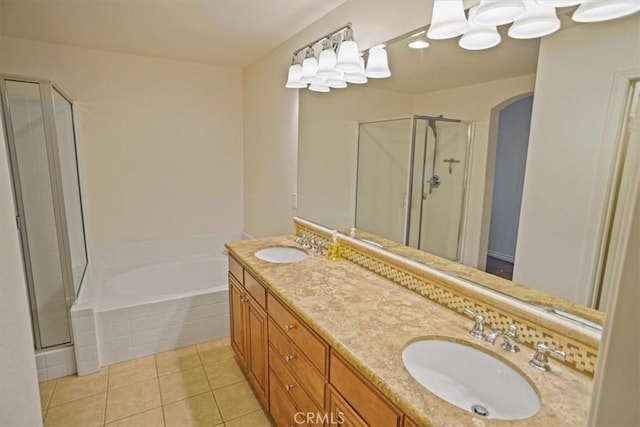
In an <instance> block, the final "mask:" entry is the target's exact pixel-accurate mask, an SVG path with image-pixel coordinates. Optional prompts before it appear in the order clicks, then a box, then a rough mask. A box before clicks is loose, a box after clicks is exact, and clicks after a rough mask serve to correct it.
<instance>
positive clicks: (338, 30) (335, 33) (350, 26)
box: [293, 22, 353, 56]
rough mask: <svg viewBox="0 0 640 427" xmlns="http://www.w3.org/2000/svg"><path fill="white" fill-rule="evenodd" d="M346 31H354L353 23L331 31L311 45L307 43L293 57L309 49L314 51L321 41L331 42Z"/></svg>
mask: <svg viewBox="0 0 640 427" xmlns="http://www.w3.org/2000/svg"><path fill="white" fill-rule="evenodd" d="M344 30H351V31H353V30H352V25H351V22H347V23H346V24H345V25H343V26H342V27H340V28H338V29H337V30H334V31H331V32H330V33H327V34H325V35H324V36H322V37H318V38H317V39H315V40H314V41H312V42H311V43H307V44H305V45H304V46H302V47H301V48H299V49H296V50H294V51H293V55H294V56H297V55H298V54H299V53H300V52H302V51H303V50H305V49H308V48H312V49H313V47H314V46H315V45H316V44H318V43H319V42H321V41H323V40H325V39H329V40H330V39H331V38H332V37H333V36H336V35H339V34H340V33H341V32H342V31H344Z"/></svg>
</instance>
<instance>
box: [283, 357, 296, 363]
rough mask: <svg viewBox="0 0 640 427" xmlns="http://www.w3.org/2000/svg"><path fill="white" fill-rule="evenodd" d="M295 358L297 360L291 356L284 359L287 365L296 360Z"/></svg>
mask: <svg viewBox="0 0 640 427" xmlns="http://www.w3.org/2000/svg"><path fill="white" fill-rule="evenodd" d="M295 358H296V357H295V356H289V355H287V356H285V357H284V361H285V362H287V363H289V362H291V361H292V360H293V359H295Z"/></svg>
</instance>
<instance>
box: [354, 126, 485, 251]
mask: <svg viewBox="0 0 640 427" xmlns="http://www.w3.org/2000/svg"><path fill="white" fill-rule="evenodd" d="M397 120H411V126H410V131H409V150H410V151H409V159H408V160H409V167H408V173H407V190H406V194H407V196H406V206H405V218H404V229H403V234H404V241H403V242H402V244H404V245H405V246H408V245H409V240H410V235H409V234H410V231H411V207H412V202H413V197H412V193H413V179H412V178H413V174H414V161H415V148H416V127H417V121H418V120H427V121H428V120H435V121H441V122H449V123H463V124H465V125H467V142H466V145H465V156H466V160H465V162H466V164H465V167H464V176H463V181H462V182H463V184H462V206H461V212H460V220H459V223H458V246H457V250H456V259H455V260H454V261H456V262H459V261H460V260H461V259H462V256H463V253H462V252H463V249H464V248H463V246H464V245H463V241H464V234H465V233H464V222H465V219H466V216H467V204H468V203H467V198H468V196H469V195H468V188H469V170H470V168H471V154H472V150H471V143H472V141H473V135H474V122H473V121H469V120H460V119H450V118H447V117H438V116H425V115H421V114H412V115H409V116H399V117H391V118H385V119H380V120H363V121H359V122H356V125H357V126H356V142H357V144H356V173H355V186H354V188H355V192H356V194H355V205H354V208H355V209H354V216H353V224H355V223H356V218H357V209H358V169H359V167H360V161H359V158H360V126H361V125H366V124H373V123H384V122H391V121H397ZM426 145H427V143H426V136H425V155H426ZM425 168H426V165H425V164H424V162H423V172H422V173H423V176H422V179H421V187H422V188H421V194H422V193H424V178H425V177H424V172H425ZM434 173H435V172H434ZM422 202H423V200H422V197H421V203H420V204H421V206H420V223H421V224H422ZM420 227H422V225H420ZM416 249H418V250H420V248H416Z"/></svg>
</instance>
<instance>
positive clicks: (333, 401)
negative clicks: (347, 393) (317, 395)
mask: <svg viewBox="0 0 640 427" xmlns="http://www.w3.org/2000/svg"><path fill="white" fill-rule="evenodd" d="M327 411H328V412H329V416H330V418H331V420H333V422H334V424H336V425H340V426H345V427H368V424H367V423H366V422H365V421H364V420H363V419H362V418H360V415H358V413H357V412H356V411H355V410H354V409H353V408H352V407H351V405H349V404H348V403H347V402H346V401H345V400H344V398H343V397H342V396H340V393H338V392H337V391H336V389H335V388H333V387H331V385H329V390H328V391H327Z"/></svg>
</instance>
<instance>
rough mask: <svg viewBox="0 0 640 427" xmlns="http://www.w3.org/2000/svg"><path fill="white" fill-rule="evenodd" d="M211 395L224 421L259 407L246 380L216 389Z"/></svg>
mask: <svg viewBox="0 0 640 427" xmlns="http://www.w3.org/2000/svg"><path fill="white" fill-rule="evenodd" d="M213 395H214V396H215V398H216V401H217V402H218V407H219V408H220V412H221V413H222V419H223V420H224V421H225V423H226V422H227V420H232V419H234V418H238V417H240V416H242V415H247V414H249V413H251V412H255V411H257V410H259V409H260V408H261V407H260V403H258V400H257V399H256V397H255V396H254V394H253V392H252V391H251V388H250V387H249V384H247V383H246V382H241V383H238V384H233V385H230V386H227V387H223V388H219V389H216V390H214V391H213Z"/></svg>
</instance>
